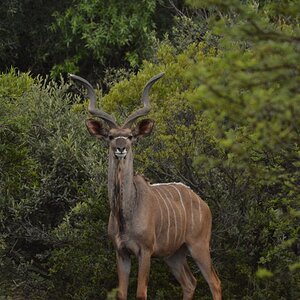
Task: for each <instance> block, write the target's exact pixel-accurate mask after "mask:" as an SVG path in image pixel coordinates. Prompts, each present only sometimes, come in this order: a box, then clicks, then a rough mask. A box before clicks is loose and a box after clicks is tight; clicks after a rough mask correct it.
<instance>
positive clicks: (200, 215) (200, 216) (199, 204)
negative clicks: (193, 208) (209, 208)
mask: <svg viewBox="0 0 300 300" xmlns="http://www.w3.org/2000/svg"><path fill="white" fill-rule="evenodd" d="M197 198H198V207H199V219H200V224H201V221H202V212H201V203H200V202H201V201H200V198H199V197H198V196H197Z"/></svg>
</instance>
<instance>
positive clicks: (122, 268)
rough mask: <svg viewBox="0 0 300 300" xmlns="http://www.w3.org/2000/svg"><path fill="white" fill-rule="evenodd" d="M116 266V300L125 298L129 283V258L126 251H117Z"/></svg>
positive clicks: (124, 299)
mask: <svg viewBox="0 0 300 300" xmlns="http://www.w3.org/2000/svg"><path fill="white" fill-rule="evenodd" d="M117 268H118V277H119V286H118V297H117V299H118V300H126V299H127V290H128V283H129V274H130V268H131V260H130V257H129V255H128V253H126V252H118V251H117Z"/></svg>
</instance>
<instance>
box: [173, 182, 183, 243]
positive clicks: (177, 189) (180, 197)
mask: <svg viewBox="0 0 300 300" xmlns="http://www.w3.org/2000/svg"><path fill="white" fill-rule="evenodd" d="M170 186H171V187H172V188H174V189H175V190H176V191H177V193H178V195H179V198H180V203H181V206H182V208H183V211H184V230H183V232H182V233H183V237H184V236H185V234H186V223H187V216H186V209H185V206H184V204H183V201H182V196H181V193H180V191H179V189H178V188H177V187H176V186H174V185H170Z"/></svg>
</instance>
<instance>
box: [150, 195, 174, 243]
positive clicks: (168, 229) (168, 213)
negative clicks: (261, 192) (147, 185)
mask: <svg viewBox="0 0 300 300" xmlns="http://www.w3.org/2000/svg"><path fill="white" fill-rule="evenodd" d="M154 191H156V192H157V193H158V195H159V196H160V197H161V198H162V200H163V202H164V204H165V206H166V209H167V215H168V228H167V245H169V242H170V223H171V220H170V211H169V207H168V205H167V203H166V201H165V199H164V197H163V196H162V195H161V193H160V192H159V190H158V189H154Z"/></svg>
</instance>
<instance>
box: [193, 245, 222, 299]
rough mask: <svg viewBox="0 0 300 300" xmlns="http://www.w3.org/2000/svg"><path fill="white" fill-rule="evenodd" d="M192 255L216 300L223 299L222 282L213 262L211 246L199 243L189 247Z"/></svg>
mask: <svg viewBox="0 0 300 300" xmlns="http://www.w3.org/2000/svg"><path fill="white" fill-rule="evenodd" d="M189 250H190V253H191V255H192V257H193V259H194V260H195V262H196V263H197V265H198V267H199V269H200V271H201V273H202V275H203V276H204V278H205V280H206V281H207V283H208V285H209V288H210V290H211V293H212V295H213V299H214V300H221V299H222V291H221V281H220V279H219V278H218V276H217V274H216V272H215V270H214V268H213V266H212V262H211V257H210V252H209V246H207V245H203V244H201V243H198V244H196V245H191V246H189Z"/></svg>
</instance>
